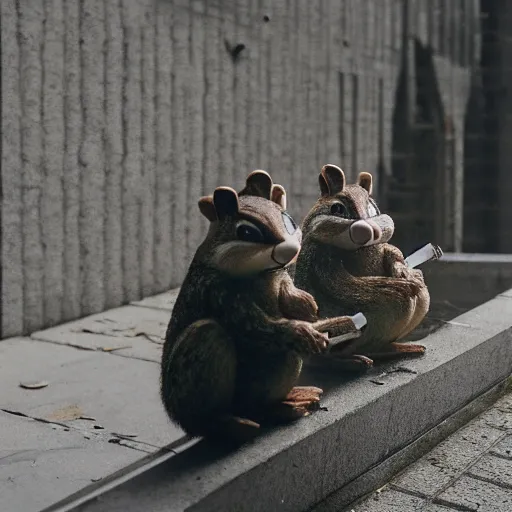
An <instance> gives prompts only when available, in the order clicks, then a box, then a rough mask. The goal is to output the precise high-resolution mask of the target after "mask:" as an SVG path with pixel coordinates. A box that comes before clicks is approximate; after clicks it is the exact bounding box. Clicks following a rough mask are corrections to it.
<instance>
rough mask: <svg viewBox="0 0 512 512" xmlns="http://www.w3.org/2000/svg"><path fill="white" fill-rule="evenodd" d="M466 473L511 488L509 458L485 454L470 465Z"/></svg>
mask: <svg viewBox="0 0 512 512" xmlns="http://www.w3.org/2000/svg"><path fill="white" fill-rule="evenodd" d="M468 473H469V475H470V476H474V477H477V478H480V479H482V480H486V481H489V482H492V483H495V484H496V485H500V486H503V487H508V488H510V489H512V463H511V462H510V460H507V459H502V458H501V457H495V456H493V455H486V456H484V457H482V458H481V459H480V460H479V461H478V462H477V463H476V464H475V465H474V466H472V467H471V469H470V470H469V472H468ZM511 509H512V507H511Z"/></svg>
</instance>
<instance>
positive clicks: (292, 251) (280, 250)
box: [272, 237, 300, 265]
mask: <svg viewBox="0 0 512 512" xmlns="http://www.w3.org/2000/svg"><path fill="white" fill-rule="evenodd" d="M299 250H300V242H299V241H298V240H296V239H293V238H291V237H290V238H288V239H286V240H285V241H284V242H281V243H280V244H277V245H276V246H275V247H274V250H273V251H272V259H273V260H274V261H275V262H276V263H279V265H286V264H287V263H289V262H290V261H292V260H293V258H295V256H296V255H297V254H298V252H299Z"/></svg>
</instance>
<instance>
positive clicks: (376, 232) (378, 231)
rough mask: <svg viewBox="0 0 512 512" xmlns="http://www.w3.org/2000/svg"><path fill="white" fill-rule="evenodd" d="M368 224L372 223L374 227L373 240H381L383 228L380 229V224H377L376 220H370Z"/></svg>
mask: <svg viewBox="0 0 512 512" xmlns="http://www.w3.org/2000/svg"><path fill="white" fill-rule="evenodd" d="M367 222H368V224H370V226H371V228H372V229H373V241H374V242H375V241H376V240H379V239H380V237H381V236H382V229H380V226H379V225H378V224H376V223H375V222H373V221H371V220H368V221H367Z"/></svg>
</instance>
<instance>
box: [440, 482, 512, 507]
mask: <svg viewBox="0 0 512 512" xmlns="http://www.w3.org/2000/svg"><path fill="white" fill-rule="evenodd" d="M438 501H439V503H440V504H445V505H448V506H452V507H453V508H458V510H467V511H470V510H475V511H476V510H477V511H478V512H506V511H509V510H512V490H510V489H504V488H503V487H498V486H497V485H493V484H490V483H488V482H482V481H480V480H476V479H474V478H471V477H469V476H463V477H461V478H460V479H459V480H457V482H455V484H454V485H453V486H451V487H449V488H448V489H447V490H446V491H445V492H443V493H442V494H441V495H440V496H439V498H438Z"/></svg>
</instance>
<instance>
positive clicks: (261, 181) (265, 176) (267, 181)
mask: <svg viewBox="0 0 512 512" xmlns="http://www.w3.org/2000/svg"><path fill="white" fill-rule="evenodd" d="M271 191H272V178H271V177H270V174H269V173H268V172H266V171H260V170H258V171H253V172H251V174H249V176H247V179H246V180H245V188H244V189H243V190H242V191H241V192H240V195H241V196H258V197H263V199H270V194H271Z"/></svg>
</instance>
